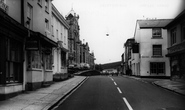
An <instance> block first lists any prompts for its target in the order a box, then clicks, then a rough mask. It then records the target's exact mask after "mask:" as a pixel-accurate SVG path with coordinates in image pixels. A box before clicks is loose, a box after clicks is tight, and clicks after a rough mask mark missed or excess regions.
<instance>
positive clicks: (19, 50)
mask: <svg viewBox="0 0 185 110" xmlns="http://www.w3.org/2000/svg"><path fill="white" fill-rule="evenodd" d="M6 45H7V49H6V53H7V58H6V83H14V82H20V81H21V77H22V73H23V45H22V43H20V42H18V41H16V40H12V39H6Z"/></svg>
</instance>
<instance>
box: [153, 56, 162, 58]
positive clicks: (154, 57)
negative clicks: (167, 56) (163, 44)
mask: <svg viewBox="0 0 185 110" xmlns="http://www.w3.org/2000/svg"><path fill="white" fill-rule="evenodd" d="M152 58H163V56H152Z"/></svg>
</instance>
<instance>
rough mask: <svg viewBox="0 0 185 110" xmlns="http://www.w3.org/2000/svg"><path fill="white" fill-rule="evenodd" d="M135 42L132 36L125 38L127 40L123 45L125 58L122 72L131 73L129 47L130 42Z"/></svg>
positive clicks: (130, 45)
mask: <svg viewBox="0 0 185 110" xmlns="http://www.w3.org/2000/svg"><path fill="white" fill-rule="evenodd" d="M134 42H135V40H134V38H130V39H127V41H126V42H125V44H124V47H125V54H124V55H125V60H124V67H123V68H124V69H125V72H124V74H126V75H131V71H130V70H131V48H132V44H133V43H134Z"/></svg>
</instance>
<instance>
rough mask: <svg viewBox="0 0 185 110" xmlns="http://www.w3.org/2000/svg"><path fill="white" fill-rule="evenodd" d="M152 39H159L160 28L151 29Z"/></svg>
mask: <svg viewBox="0 0 185 110" xmlns="http://www.w3.org/2000/svg"><path fill="white" fill-rule="evenodd" d="M152 37H153V38H161V37H162V36H161V28H153V29H152Z"/></svg>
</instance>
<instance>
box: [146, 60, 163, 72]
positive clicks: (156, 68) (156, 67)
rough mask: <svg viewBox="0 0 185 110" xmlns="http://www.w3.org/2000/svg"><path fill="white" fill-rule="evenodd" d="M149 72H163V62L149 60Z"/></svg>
mask: <svg viewBox="0 0 185 110" xmlns="http://www.w3.org/2000/svg"><path fill="white" fill-rule="evenodd" d="M150 73H151V74H165V62H151V63H150Z"/></svg>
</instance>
